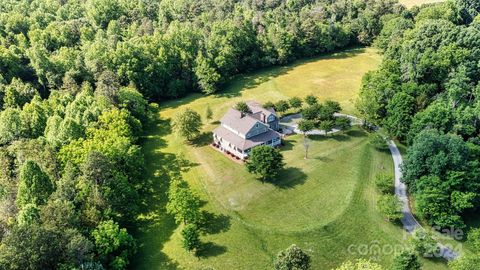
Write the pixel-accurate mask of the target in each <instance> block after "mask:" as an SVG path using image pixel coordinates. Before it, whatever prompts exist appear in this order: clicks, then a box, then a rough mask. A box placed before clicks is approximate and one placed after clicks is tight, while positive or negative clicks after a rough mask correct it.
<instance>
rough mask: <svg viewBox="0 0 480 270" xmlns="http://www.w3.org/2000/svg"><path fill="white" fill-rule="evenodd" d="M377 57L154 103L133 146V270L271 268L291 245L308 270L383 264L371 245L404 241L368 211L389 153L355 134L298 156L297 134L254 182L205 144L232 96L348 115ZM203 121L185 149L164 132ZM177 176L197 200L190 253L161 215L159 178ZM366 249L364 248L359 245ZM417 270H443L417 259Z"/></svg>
mask: <svg viewBox="0 0 480 270" xmlns="http://www.w3.org/2000/svg"><path fill="white" fill-rule="evenodd" d="M380 60H381V57H380V56H379V55H378V54H377V53H376V51H375V50H373V49H363V48H357V49H351V50H348V51H345V52H341V53H336V54H331V55H327V56H324V57H320V58H316V59H310V60H304V61H299V62H297V63H294V64H293V65H290V66H287V67H277V68H272V69H268V70H263V71H260V72H257V73H254V74H248V75H244V76H241V77H238V78H236V79H234V80H232V82H231V83H230V84H229V85H227V86H226V87H225V89H224V90H223V91H222V92H220V93H219V94H217V95H214V96H213V95H212V96H201V95H191V96H188V97H186V98H182V99H178V100H174V101H168V102H165V103H161V104H160V109H159V112H158V118H157V120H156V121H155V123H154V124H152V125H151V127H150V128H149V129H147V134H146V135H145V137H144V139H143V150H144V153H145V157H146V162H147V166H148V167H147V169H148V170H147V174H146V181H147V183H148V186H149V189H147V190H145V192H144V193H143V194H142V195H143V198H144V207H143V209H144V213H143V214H142V215H140V216H139V218H138V227H139V229H138V231H137V232H136V236H137V238H138V239H139V244H140V245H139V253H138V254H137V256H136V258H135V260H134V262H133V265H132V268H135V269H271V268H272V266H273V261H274V258H275V256H276V254H277V253H278V252H279V251H280V250H282V249H285V248H286V247H288V246H290V245H291V244H293V243H295V244H297V245H299V246H300V247H301V248H302V249H304V250H305V251H306V252H307V253H308V254H310V255H311V257H312V266H313V269H331V268H333V267H336V266H338V265H339V264H341V263H342V262H343V261H345V260H349V259H352V258H359V257H366V258H371V259H373V260H377V261H378V262H379V263H381V264H383V265H385V266H388V265H389V264H390V263H391V261H392V259H393V256H394V255H393V253H392V252H390V251H388V250H387V251H384V252H382V251H378V247H379V246H385V245H388V246H395V245H402V244H404V243H405V241H404V237H405V233H404V232H403V230H402V228H401V226H400V225H398V224H392V223H390V222H388V221H386V220H385V219H384V218H383V217H382V216H381V215H380V214H379V212H378V209H377V207H376V201H377V198H378V196H379V194H378V193H377V191H376V190H375V187H374V183H373V181H374V178H375V176H376V175H377V174H379V173H387V174H392V173H393V162H392V159H391V157H390V154H389V152H387V151H379V150H377V149H375V148H374V147H372V146H371V145H370V144H369V143H368V136H369V134H368V133H367V132H365V131H363V130H361V129H360V128H353V129H352V130H350V131H348V132H345V133H340V134H335V135H331V136H316V137H312V138H311V146H310V151H309V153H310V154H309V159H307V160H305V159H303V155H304V148H303V145H302V142H303V136H302V135H294V136H290V137H287V138H286V140H285V146H283V147H282V148H281V151H282V154H283V155H284V157H285V163H286V164H287V165H286V167H285V170H284V171H282V174H281V176H280V177H279V179H277V181H276V182H275V183H262V182H260V181H259V180H257V179H255V177H253V176H252V175H250V174H248V173H247V171H246V170H245V168H244V166H243V165H241V164H238V163H235V162H233V161H232V160H230V159H229V158H227V157H226V156H225V155H223V154H222V153H220V152H218V151H216V150H215V149H213V148H212V147H210V146H209V143H210V141H211V130H212V129H213V128H214V127H215V126H216V125H218V121H216V120H218V119H219V118H220V117H221V116H222V115H223V113H224V112H225V111H226V110H227V109H228V108H229V107H231V106H232V105H234V104H235V103H236V102H238V101H240V100H251V99H254V100H257V101H259V102H266V101H277V100H280V99H287V98H289V97H292V96H299V97H303V96H306V95H308V94H314V95H316V96H317V97H319V99H320V100H327V99H332V100H336V101H338V102H340V104H341V105H342V107H343V112H345V113H352V114H355V107H354V101H355V97H356V96H357V94H358V90H359V87H360V83H361V78H362V76H363V74H364V73H365V72H367V71H369V70H372V69H375V68H376V67H377V66H378V64H379V62H380ZM207 106H210V108H211V109H212V111H213V119H214V120H212V122H210V123H205V125H204V129H203V133H202V135H201V136H200V138H199V139H197V140H196V141H194V142H193V143H192V144H189V145H187V144H185V143H184V141H183V139H182V138H180V137H178V136H177V135H176V134H174V133H172V130H171V119H172V117H173V116H174V115H175V114H176V113H177V112H178V111H180V110H182V109H184V108H186V107H189V108H191V109H193V110H196V111H198V112H199V113H200V114H202V115H205V111H206V108H207ZM172 174H179V175H181V176H182V177H183V179H185V180H186V181H187V182H188V183H189V184H190V186H191V187H192V189H194V190H195V191H196V192H197V193H198V194H199V195H200V196H201V197H202V199H203V200H204V202H205V204H204V209H205V210H206V211H207V212H208V220H209V224H210V226H209V227H210V230H209V231H208V233H207V234H205V235H203V236H202V237H201V238H202V242H203V243H204V250H203V251H201V252H200V253H199V257H198V258H196V257H194V256H193V255H192V254H191V253H188V252H186V251H185V250H184V249H183V248H182V246H181V236H180V231H181V227H178V226H177V225H176V224H175V223H174V221H173V218H172V217H171V216H169V215H167V214H165V209H164V207H165V203H166V196H165V192H166V190H167V189H168V183H169V179H170V177H171V176H172ZM363 245H367V246H368V247H369V248H371V249H369V251H368V252H367V254H363V253H364V250H359V247H363ZM424 266H425V269H446V266H445V264H444V263H443V262H432V261H424Z"/></svg>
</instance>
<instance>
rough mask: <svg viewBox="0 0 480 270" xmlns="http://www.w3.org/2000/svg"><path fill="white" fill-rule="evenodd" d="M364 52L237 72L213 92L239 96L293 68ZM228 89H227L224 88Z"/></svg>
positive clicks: (185, 99) (192, 97)
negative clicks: (218, 89)
mask: <svg viewBox="0 0 480 270" xmlns="http://www.w3.org/2000/svg"><path fill="white" fill-rule="evenodd" d="M364 52H365V48H364V47H352V48H350V49H344V50H342V51H337V52H331V53H328V54H324V55H321V56H318V57H310V58H304V59H299V60H297V61H295V62H293V63H289V64H288V65H286V66H273V67H266V68H263V69H257V70H255V71H253V72H246V73H243V74H238V75H236V76H234V77H233V78H232V79H230V80H229V81H228V82H227V83H225V84H223V85H222V86H221V87H220V88H221V90H220V91H219V92H217V93H216V94H215V96H216V97H227V98H232V97H239V96H241V95H242V92H243V91H245V90H248V89H253V88H255V87H257V86H259V85H260V84H262V83H265V82H268V81H269V80H271V79H274V78H276V77H279V76H281V75H284V74H287V73H288V72H290V71H291V70H293V69H294V68H296V67H298V66H301V65H304V64H308V63H312V62H316V61H319V60H333V59H347V58H351V57H354V56H356V55H359V54H362V53H364ZM226 89H228V90H226ZM200 97H203V95H202V94H200V93H192V94H189V95H188V96H186V97H183V98H179V99H176V100H173V101H169V102H168V105H166V106H164V107H163V108H170V109H175V108H178V107H180V106H182V105H188V104H189V103H190V102H192V101H194V100H195V99H197V98H200Z"/></svg>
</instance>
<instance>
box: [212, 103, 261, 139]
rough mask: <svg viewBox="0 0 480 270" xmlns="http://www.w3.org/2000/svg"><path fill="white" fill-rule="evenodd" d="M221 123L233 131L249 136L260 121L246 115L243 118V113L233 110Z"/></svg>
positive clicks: (229, 111)
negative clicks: (248, 133)
mask: <svg viewBox="0 0 480 270" xmlns="http://www.w3.org/2000/svg"><path fill="white" fill-rule="evenodd" d="M220 122H221V123H222V124H224V125H227V126H229V127H230V128H232V129H233V130H236V131H238V132H240V133H242V134H247V132H249V131H250V130H251V129H252V128H253V126H254V125H255V124H256V123H257V122H259V121H258V120H257V119H255V118H253V117H251V116H250V115H244V116H243V117H242V113H241V112H239V111H237V110H235V109H232V108H231V109H229V110H228V111H227V113H226V114H225V115H224V116H223V117H222V119H220Z"/></svg>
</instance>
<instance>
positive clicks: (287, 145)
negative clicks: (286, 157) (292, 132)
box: [280, 139, 295, 151]
mask: <svg viewBox="0 0 480 270" xmlns="http://www.w3.org/2000/svg"><path fill="white" fill-rule="evenodd" d="M294 142H295V141H294V140H289V139H283V140H282V147H281V148H280V149H281V150H282V151H289V150H292V149H293V146H294Z"/></svg>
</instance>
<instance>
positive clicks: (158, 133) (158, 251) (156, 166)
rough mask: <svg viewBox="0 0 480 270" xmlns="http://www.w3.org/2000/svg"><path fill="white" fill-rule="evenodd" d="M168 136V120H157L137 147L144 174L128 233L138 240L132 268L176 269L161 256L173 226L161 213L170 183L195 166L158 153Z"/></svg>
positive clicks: (169, 123) (177, 157) (168, 259)
mask: <svg viewBox="0 0 480 270" xmlns="http://www.w3.org/2000/svg"><path fill="white" fill-rule="evenodd" d="M170 133H171V122H170V120H169V119H160V118H157V119H156V120H155V121H152V122H151V123H150V124H149V126H148V127H147V128H146V129H145V134H144V136H143V137H142V138H141V140H140V143H141V146H142V151H143V154H144V158H145V164H147V166H146V170H145V173H144V175H145V177H144V179H143V181H142V184H143V185H142V187H141V188H140V190H139V194H141V196H140V198H141V202H140V207H139V213H138V214H137V219H136V221H135V226H133V227H132V228H131V230H132V233H133V234H134V236H135V237H136V239H138V243H139V246H138V255H137V256H134V258H132V268H135V269H149V267H150V266H151V265H152V264H155V265H159V266H160V267H161V268H162V269H177V268H178V265H177V264H176V263H175V262H173V261H172V260H171V259H170V258H169V257H168V256H167V255H166V254H165V253H163V252H162V248H163V245H164V244H165V243H166V242H167V241H168V240H169V239H170V238H171V236H172V234H173V232H174V230H175V229H176V228H177V224H176V223H175V220H174V218H173V216H171V215H169V214H167V213H166V211H165V206H166V204H167V201H168V198H167V195H166V193H167V191H168V189H169V186H170V181H171V180H172V179H173V178H176V177H180V176H181V173H182V172H186V171H188V170H189V169H190V168H192V167H194V166H198V164H196V163H192V162H190V161H189V160H187V159H185V158H184V157H182V156H176V155H174V154H171V153H163V152H161V151H159V150H160V149H162V148H165V147H166V146H167V142H166V141H165V139H164V136H166V135H168V134H170Z"/></svg>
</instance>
